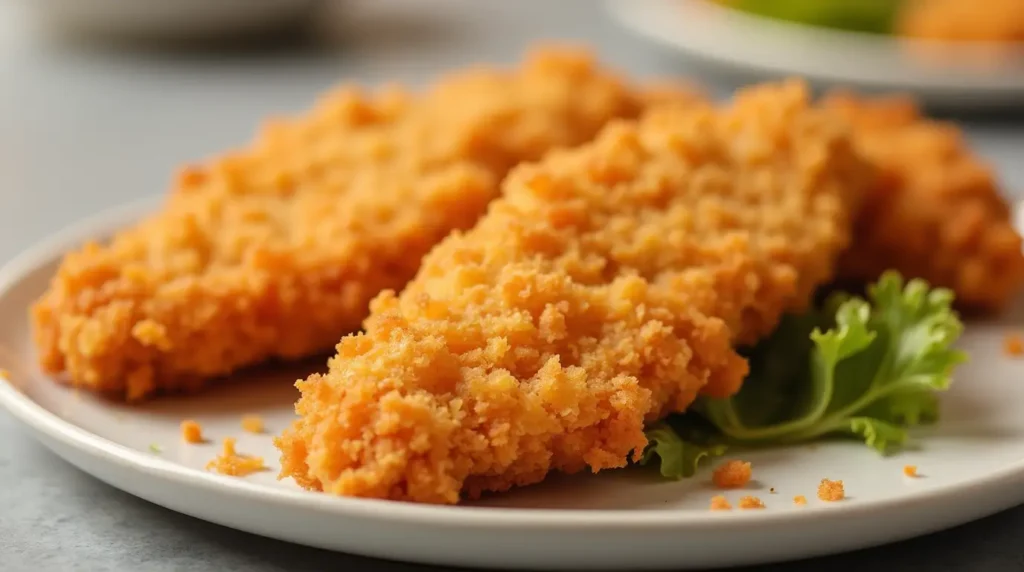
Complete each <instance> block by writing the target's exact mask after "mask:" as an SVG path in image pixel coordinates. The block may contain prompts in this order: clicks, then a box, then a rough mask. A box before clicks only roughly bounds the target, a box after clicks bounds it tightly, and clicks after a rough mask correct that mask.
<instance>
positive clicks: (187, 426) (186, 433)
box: [181, 419, 203, 443]
mask: <svg viewBox="0 0 1024 572" xmlns="http://www.w3.org/2000/svg"><path fill="white" fill-rule="evenodd" d="M181 438H182V439H184V440H185V442H186V443H202V442H203V427H202V426H201V425H199V423H197V422H195V421H193V420H191V419H186V420H184V421H182V422H181Z"/></svg>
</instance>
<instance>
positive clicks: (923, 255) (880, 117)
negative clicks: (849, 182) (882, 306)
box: [824, 93, 1024, 311]
mask: <svg viewBox="0 0 1024 572" xmlns="http://www.w3.org/2000/svg"><path fill="white" fill-rule="evenodd" d="M824 104H825V105H826V106H827V107H828V108H829V109H831V110H833V111H835V112H837V113H839V114H841V115H842V116H843V117H844V118H845V119H846V120H848V121H850V122H851V123H852V125H853V128H854V134H855V140H856V143H857V145H858V147H859V149H860V151H861V152H862V153H863V154H864V155H865V156H866V157H867V158H868V159H869V160H871V161H872V162H873V163H874V164H875V166H876V168H877V170H878V173H879V174H878V176H877V178H876V183H875V184H874V185H872V186H871V188H870V191H869V193H868V196H867V197H866V199H865V205H864V208H863V210H862V212H861V214H860V216H859V218H858V220H857V222H856V228H855V232H854V240H853V247H852V248H851V250H850V251H849V252H848V253H847V254H846V255H845V256H844V257H843V259H842V261H841V262H840V265H839V267H840V274H841V276H842V278H844V279H847V280H852V281H857V282H868V281H873V280H875V279H877V278H878V276H879V275H880V274H881V273H882V272H884V271H885V270H888V269H891V268H895V269H898V270H900V271H901V272H902V273H903V274H904V275H906V276H913V277H920V278H924V279H926V280H928V281H929V282H931V283H932V284H934V285H937V286H943V287H947V288H951V289H953V290H954V291H955V292H956V295H957V301H958V303H959V304H961V306H962V307H964V308H966V309H972V310H982V311H993V310H998V309H1000V308H1002V307H1004V306H1005V305H1006V304H1007V302H1008V301H1009V300H1010V299H1011V298H1012V296H1013V295H1014V294H1016V293H1017V292H1018V291H1019V289H1020V287H1021V285H1022V283H1024V254H1022V251H1021V238H1020V236H1019V235H1018V234H1017V232H1016V231H1015V230H1014V227H1013V224H1012V220H1011V218H1012V217H1011V212H1010V208H1009V207H1008V206H1007V204H1006V202H1005V201H1004V199H1003V197H1002V193H1001V192H1000V189H999V185H998V182H997V181H996V178H995V175H994V174H993V171H992V169H991V168H990V167H989V166H988V165H987V164H985V163H984V162H983V161H982V160H981V159H980V158H979V157H977V156H975V155H974V154H973V153H972V152H971V150H970V149H969V148H968V145H967V142H966V141H965V140H964V137H963V134H962V133H961V132H960V130H959V129H957V128H956V127H955V126H954V125H951V124H948V123H943V122H939V121H933V120H930V119H927V118H925V117H922V116H921V114H920V113H919V111H918V110H917V108H916V106H915V105H914V103H913V102H912V101H911V100H910V99H907V98H903V97H889V98H879V99H873V100H872V99H860V98H857V97H855V96H853V95H850V94H846V93H836V94H833V95H831V96H829V97H827V98H826V100H825V103H824Z"/></svg>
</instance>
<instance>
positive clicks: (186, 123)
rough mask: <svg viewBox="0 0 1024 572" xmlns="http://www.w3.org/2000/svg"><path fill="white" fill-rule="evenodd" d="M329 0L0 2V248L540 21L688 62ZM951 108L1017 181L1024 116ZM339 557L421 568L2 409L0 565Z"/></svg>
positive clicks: (958, 562) (1018, 563)
mask: <svg viewBox="0 0 1024 572" xmlns="http://www.w3.org/2000/svg"><path fill="white" fill-rule="evenodd" d="M424 4H426V5H427V6H424ZM339 8H340V9H339V10H338V12H339V13H340V16H341V17H339V18H338V23H337V24H332V25H331V26H330V28H331V30H330V33H329V34H325V35H324V36H323V37H324V38H325V39H324V40H322V41H320V42H319V43H316V44H314V45H311V46H306V47H301V48H300V47H291V48H283V49H277V50H264V51H261V52H259V53H251V52H248V53H246V52H234V53H229V52H221V53H219V54H218V55H216V56H210V55H208V54H207V55H204V56H199V55H196V54H177V55H172V54H167V53H156V52H146V53H139V52H134V53H131V52H125V51H118V52H110V51H103V50H98V49H87V48H84V47H81V46H73V45H69V44H66V43H59V42H54V41H51V40H48V39H47V38H46V37H45V36H44V35H41V34H39V33H37V32H36V31H34V29H33V28H31V27H30V26H28V25H27V20H25V19H23V14H22V13H21V12H20V11H19V10H17V9H16V5H13V4H11V3H10V2H8V3H0V262H2V261H6V260H7V259H9V258H10V257H12V256H13V255H15V254H16V253H17V252H19V251H20V250H22V249H24V248H26V247H28V246H29V245H31V244H32V243H34V242H36V241H38V240H40V239H42V238H43V237H45V236H46V235H48V234H49V233H51V232H53V231H55V230H57V229H60V228H62V227H63V226H65V225H67V224H68V223H71V222H73V221H75V220H76V219H79V218H81V217H83V216H87V215H89V214H92V213H95V212H97V211H100V210H103V209H105V208H108V207H111V206H114V205H117V204H119V203H123V202H125V201H129V200H132V199H135V198H138V197H141V196H145V195H153V194H156V193H160V192H162V191H163V190H164V189H165V188H166V185H167V182H168V181H169V180H170V175H171V173H172V172H173V170H174V168H175V167H176V166H177V165H179V164H180V163H182V162H185V161H188V160H192V159H196V158H200V157H203V156H205V155H207V154H209V153H212V152H215V151H218V150H221V149H224V148H228V147H230V146H232V145H236V144H238V143H240V142H243V141H244V140H246V139H247V138H248V137H249V136H250V134H251V133H252V132H253V130H254V129H255V127H256V125H257V124H258V123H259V121H260V120H261V118H263V117H265V116H266V115H268V114H270V113H276V112H288V111H294V110H298V109H302V108H303V107H305V106H306V105H308V104H309V103H310V102H311V101H312V99H313V98H314V97H315V96H316V94H317V93H318V92H320V91H322V90H323V89H325V88H327V87H328V86H330V85H332V84H335V83H337V82H339V81H346V80H355V81H360V82H366V83H370V84H373V83H379V82H381V81H385V80H392V79H401V80H404V81H407V82H410V83H414V84H419V83H422V82H424V81H426V80H427V79H428V78H430V77H431V76H433V75H435V74H436V73H437V72H439V71H442V70H445V69H448V68H451V67H455V66H458V65H462V64H466V63H470V62H477V61H488V62H495V63H508V62H512V61H514V60H516V59H517V58H518V56H519V54H520V53H521V52H522V51H523V49H524V48H526V47H527V46H528V45H529V44H530V43H531V42H533V41H535V40H543V39H561V40H576V41H585V42H587V43H589V44H592V45H593V46H594V47H595V48H596V49H597V50H598V52H599V53H600V55H601V57H602V58H603V59H604V60H605V61H607V62H608V63H610V64H612V65H616V66H619V67H620V68H622V69H624V70H627V71H628V72H629V73H631V74H633V75H638V76H651V75H659V74H678V75H683V74H697V73H699V70H696V69H690V68H687V65H686V64H685V62H682V61H680V60H679V59H678V58H677V57H675V56H674V55H673V54H668V53H665V52H663V51H660V50H658V49H657V48H655V47H653V46H650V45H648V44H647V43H645V42H644V41H642V40H640V39H638V38H635V37H633V36H631V35H629V34H628V33H627V32H624V31H623V30H621V29H620V28H619V27H618V26H617V25H616V24H615V23H614V22H612V21H611V20H610V19H609V18H608V17H606V16H605V15H604V13H603V11H602V10H601V4H600V3H598V2H589V1H587V0H580V1H559V2H555V1H550V0H549V1H548V2H541V1H539V0H538V1H522V0H520V1H517V2H511V1H505V2H500V1H486V2H485V1H473V0H465V1H452V0H444V1H438V2H432V3H426V2H423V3H419V4H415V3H412V2H384V3H381V2H344V3H341V4H340V5H339ZM325 21H327V20H325ZM331 38H334V39H333V40H332V39H331ZM964 124H965V127H966V130H967V133H968V136H969V137H970V138H971V140H972V141H973V142H974V144H975V145H976V147H977V148H978V149H979V150H980V152H981V153H983V154H985V155H986V156H987V157H988V158H989V159H990V160H991V161H992V162H993V164H995V165H996V166H997V167H998V168H999V169H1000V172H1001V175H1002V177H1003V179H1004V181H1005V182H1006V183H1007V186H1008V187H1009V188H1014V187H1015V188H1018V189H1024V163H1020V162H1015V161H1014V159H1015V158H1020V157H1021V156H1022V153H1021V150H1022V149H1024V123H1022V122H1021V121H1020V120H1019V119H1018V120H1016V121H1014V120H1012V119H1009V118H1005V117H1004V118H992V117H989V118H986V119H983V120H982V119H977V118H976V119H973V120H966V121H965V123H964ZM1022 486H1024V483H1022ZM1022 536H1024V507H1022V508H1017V509H1014V510H1010V511H1007V512H1004V513H1002V514H999V515H996V516H993V517H991V518H987V519H984V520H982V521H979V522H975V523H972V524H969V525H965V526H962V527H960V528H957V529H953V530H949V531H946V532H942V533H939V534H935V535H932V536H928V537H924V538H920V539H917V540H912V541H908V542H903V543H899V544H895V545H891V546H886V547H880V548H876V549H871V550H865V551H861V552H856V553H852V554H847V555H841V556H835V557H830V558H823V559H818V560H813V561H807V562H801V563H793V564H784V565H775V566H767V567H760V568H756V570H795V571H805V570H806V571H808V572H809V571H812V570H815V571H816V570H821V569H826V568H833V569H837V570H866V569H880V570H918V569H920V570H930V571H935V572H941V571H961V570H962V571H968V570H969V571H972V572H1002V571H1010V570H1024V543H1021V542H1020V539H1021V538H1022ZM396 541H400V539H396ZM349 566H358V567H359V569H367V570H381V571H399V570H414V569H425V568H423V567H419V566H412V565H405V564H396V563H390V562H384V561H374V560H368V559H362V558H357V557H354V556H347V555H341V554H332V553H328V552H324V551H318V550H312V549H308V548H304V547H300V546H294V545H289V544H285V543H281V542H276V541H271V540H267V539H262V538H258V537H255V536H251V535H248V534H245V533H241V532H237V531H234V530H230V529H227V528H222V527H219V526H215V525H211V524H207V523H205V522H203V521H200V520H196V519H193V518H189V517H186V516H182V515H179V514H176V513H173V512H171V511H168V510H165V509H162V508H159V507H157V506H154V505H151V504H149V503H146V502H144V501H141V500H138V499H136V498H134V497H131V496H129V495H127V494H125V493H122V492H120V491H118V490H116V489H114V488H111V487H109V486H107V485H104V484H102V483H100V482H99V481H97V480H95V479H93V478H91V477H89V476H88V475H86V474H84V473H82V472H80V471H78V470H77V469H75V468H73V467H72V466H70V465H68V464H67V463H65V462H63V461H62V460H60V459H59V458H57V457H55V456H54V455H53V454H52V453H50V452H49V451H48V450H46V449H44V448H43V447H42V446H41V445H39V444H38V443H37V442H35V441H34V440H33V439H32V438H31V437H30V436H29V435H28V434H27V433H26V432H25V431H24V430H23V429H22V428H20V427H19V426H18V424H17V423H16V422H15V421H14V420H13V419H12V418H11V417H10V416H8V415H7V414H6V413H5V412H3V411H0V569H2V570H30V569H39V570H97V571H99V570H125V571H129V570H155V571H156V570H159V571H171V570H247V571H251V572H256V571H264V570H266V571H271V570H330V569H347V568H348V567H349ZM751 570H755V569H753V568H752V569H751Z"/></svg>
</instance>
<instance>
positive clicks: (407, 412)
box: [276, 83, 863, 503]
mask: <svg viewBox="0 0 1024 572" xmlns="http://www.w3.org/2000/svg"><path fill="white" fill-rule="evenodd" d="M851 148H852V146H851V144H850V141H849V139H848V137H847V135H846V132H845V130H844V129H843V124H842V122H838V121H833V118H832V116H831V115H829V114H825V113H822V112H820V111H818V110H815V109H812V108H811V107H810V105H809V103H808V96H807V92H806V90H805V88H804V86H803V85H802V84H799V83H789V84H784V85H769V86H764V87H760V88H757V89H753V90H750V91H746V92H743V93H741V94H739V95H738V96H737V98H736V101H735V103H734V104H732V105H729V106H726V107H725V108H722V109H716V108H712V107H710V106H707V105H696V104H691V105H686V106H674V105H668V106H665V107H660V108H658V109H656V110H653V111H652V112H651V113H649V114H648V115H647V116H646V117H645V118H644V119H643V120H642V121H641V122H640V123H630V122H617V123H615V124H613V125H610V126H609V127H608V128H606V129H605V130H604V131H603V132H602V134H601V135H600V136H598V138H597V139H596V140H595V141H594V142H592V143H590V144H587V145H584V146H582V147H579V148H577V149H572V150H562V151H557V152H554V153H551V154H549V155H548V156H547V157H546V158H545V159H544V160H543V161H541V162H539V163H536V164H528V165H523V166H520V167H518V168H517V169H515V170H514V171H513V173H512V174H511V175H510V176H509V178H508V179H507V180H506V182H505V184H504V186H503V188H504V196H503V198H501V199H498V200H497V201H495V202H494V203H492V205H491V207H490V209H489V211H488V214H487V215H486V216H485V217H484V218H483V219H481V220H480V221H479V222H478V224H477V225H476V226H475V227H474V228H473V229H471V230H469V231H466V232H457V233H454V234H453V235H451V236H449V237H448V238H447V239H445V240H444V241H443V242H441V244H440V245H439V246H437V247H436V248H434V249H433V250H432V251H431V253H430V254H428V255H427V257H426V258H425V259H424V263H423V265H422V267H421V269H420V271H419V273H418V274H417V277H416V278H415V279H414V280H413V281H412V282H411V283H410V284H409V285H408V287H407V288H406V289H405V290H404V292H403V293H402V294H401V295H400V296H396V295H395V294H394V293H392V292H384V293H382V294H381V295H380V296H379V297H378V298H376V299H375V300H374V302H373V303H372V313H371V316H370V317H369V318H368V319H367V320H366V322H365V330H366V331H365V333H361V334H357V335H352V336H347V337H345V338H343V339H342V340H341V342H340V343H339V344H338V347H337V349H338V353H337V356H335V357H334V358H332V359H331V360H330V364H329V366H330V367H329V371H328V372H327V373H326V374H323V375H313V376H311V377H310V378H309V379H306V380H302V381H300V382H298V384H297V386H298V387H299V389H300V390H301V392H302V397H301V398H300V400H299V402H298V403H297V405H296V411H297V413H298V414H299V416H300V419H299V420H297V421H296V422H295V424H294V425H293V427H291V428H290V429H289V430H287V431H286V432H285V434H284V435H283V436H282V437H280V438H278V439H277V441H276V444H277V445H278V447H279V448H280V449H281V451H282V476H283V477H285V476H290V477H293V478H294V479H295V481H296V482H298V483H299V484H300V485H301V486H303V487H306V488H310V489H316V490H324V491H327V492H330V493H333V494H338V495H351V496H361V497H378V498H390V499H400V500H411V501H419V502H428V503H454V502H457V501H458V500H459V498H460V495H461V494H465V495H466V496H469V497H473V496H476V495H479V494H480V493H482V492H484V491H500V490H505V489H508V488H510V487H512V486H516V485H526V484H530V483H535V482H537V481H539V480H541V479H543V478H544V477H545V475H546V474H548V472H550V471H552V470H559V471H565V472H576V471H580V470H583V469H586V468H588V467H589V468H590V469H592V470H594V471H597V470H601V469H606V468H613V467H621V466H624V465H625V464H626V463H627V460H628V459H629V457H630V453H631V452H636V451H639V450H640V449H642V448H643V447H644V446H645V445H646V439H645V437H644V432H643V428H644V422H645V421H651V420H654V419H657V418H659V417H662V416H663V415H665V414H668V413H670V412H676V411H682V410H684V409H685V408H686V407H687V406H688V405H689V404H690V403H691V402H692V401H693V399H694V398H695V397H696V395H697V394H698V393H701V392H703V393H705V394H708V395H718V396H722V395H729V394H731V393H733V392H734V391H735V390H736V389H737V388H738V387H739V385H740V383H741V381H742V380H743V378H744V376H745V375H746V373H747V365H746V362H745V361H744V360H743V359H742V358H741V357H740V356H739V355H738V354H737V353H736V352H735V351H734V349H733V344H734V342H736V341H737V340H738V339H740V338H742V337H744V336H746V337H751V338H752V337H754V336H755V335H756V334H757V333H764V332H767V331H770V330H771V329H772V328H773V327H774V325H775V323H776V322H777V320H778V318H779V315H780V313H781V312H782V311H783V310H785V309H791V308H799V307H801V306H803V305H805V304H806V303H807V300H808V299H809V297H810V292H811V291H812V290H813V289H814V287H815V286H817V285H818V284H820V283H821V282H824V281H826V280H829V279H830V278H831V269H832V267H833V262H834V260H835V259H836V257H837V256H838V254H839V252H840V251H841V250H842V249H843V248H845V247H846V246H847V245H848V240H849V236H848V235H849V226H850V217H851V215H852V212H851V209H850V207H849V204H850V203H851V202H853V198H854V197H857V196H859V195H860V193H861V192H862V190H861V189H855V188H851V186H850V181H851V180H855V179H856V177H855V175H856V174H857V173H860V172H862V171H863V167H862V165H861V164H860V162H859V160H858V158H857V157H856V155H854V154H853V153H852V151H851ZM733 328H735V330H734V329H733ZM741 334H743V335H744V336H741Z"/></svg>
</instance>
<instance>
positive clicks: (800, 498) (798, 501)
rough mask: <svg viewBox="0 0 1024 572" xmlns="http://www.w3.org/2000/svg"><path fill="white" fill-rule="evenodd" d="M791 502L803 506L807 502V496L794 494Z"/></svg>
mask: <svg viewBox="0 0 1024 572" xmlns="http://www.w3.org/2000/svg"><path fill="white" fill-rule="evenodd" d="M793 504H795V505H798V506H805V505H806V504H807V497H805V496H804V495H796V496H795V497H793Z"/></svg>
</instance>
